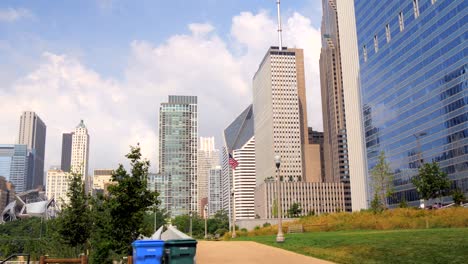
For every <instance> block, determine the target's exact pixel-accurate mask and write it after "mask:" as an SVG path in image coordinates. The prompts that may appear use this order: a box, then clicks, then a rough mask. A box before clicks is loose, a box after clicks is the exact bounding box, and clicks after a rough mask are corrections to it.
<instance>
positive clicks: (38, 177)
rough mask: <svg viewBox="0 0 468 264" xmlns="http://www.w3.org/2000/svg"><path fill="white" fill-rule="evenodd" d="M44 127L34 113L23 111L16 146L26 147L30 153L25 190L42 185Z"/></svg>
mask: <svg viewBox="0 0 468 264" xmlns="http://www.w3.org/2000/svg"><path fill="white" fill-rule="evenodd" d="M46 129H47V128H46V125H45V124H44V122H43V121H42V120H41V118H39V116H38V115H37V114H36V113H35V112H31V111H25V112H23V114H22V115H21V117H20V126H19V136H18V144H23V145H27V146H28V150H29V151H30V152H31V153H32V158H31V161H32V162H31V164H29V168H30V171H29V172H28V173H29V175H28V181H27V184H26V189H32V188H36V187H40V186H43V185H44V156H45V143H46Z"/></svg>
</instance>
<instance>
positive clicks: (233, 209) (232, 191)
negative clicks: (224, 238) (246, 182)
mask: <svg viewBox="0 0 468 264" xmlns="http://www.w3.org/2000/svg"><path fill="white" fill-rule="evenodd" d="M231 196H232V199H231V200H232V236H231V237H232V238H236V237H237V234H236V201H234V188H232V190H231Z"/></svg>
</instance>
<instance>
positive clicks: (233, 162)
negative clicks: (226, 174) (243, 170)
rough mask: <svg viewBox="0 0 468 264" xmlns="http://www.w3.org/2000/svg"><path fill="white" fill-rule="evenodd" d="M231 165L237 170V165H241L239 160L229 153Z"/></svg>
mask: <svg viewBox="0 0 468 264" xmlns="http://www.w3.org/2000/svg"><path fill="white" fill-rule="evenodd" d="M229 166H231V168H232V169H233V170H235V169H236V168H237V166H239V162H238V161H237V160H235V159H234V158H233V157H232V155H231V154H229Z"/></svg>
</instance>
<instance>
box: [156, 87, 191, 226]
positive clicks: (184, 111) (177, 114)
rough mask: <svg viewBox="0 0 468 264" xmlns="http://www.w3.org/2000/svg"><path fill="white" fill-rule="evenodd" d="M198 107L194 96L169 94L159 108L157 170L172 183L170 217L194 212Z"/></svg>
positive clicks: (167, 204) (166, 203)
mask: <svg viewBox="0 0 468 264" xmlns="http://www.w3.org/2000/svg"><path fill="white" fill-rule="evenodd" d="M197 108H198V107H197V97H196V96H174V95H170V96H169V100H168V102H167V103H162V104H161V107H160V109H159V169H160V173H161V174H162V175H164V176H165V177H166V178H167V180H168V181H169V182H170V183H171V194H170V195H169V196H167V197H166V202H165V208H166V209H167V211H168V212H169V213H170V214H171V216H172V217H174V216H178V215H183V214H188V213H189V212H196V211H197V197H198V196H197V152H198V146H197V145H198V110H197Z"/></svg>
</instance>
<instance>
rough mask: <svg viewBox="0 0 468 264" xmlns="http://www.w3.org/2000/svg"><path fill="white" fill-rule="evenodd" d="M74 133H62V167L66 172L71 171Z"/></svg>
mask: <svg viewBox="0 0 468 264" xmlns="http://www.w3.org/2000/svg"><path fill="white" fill-rule="evenodd" d="M72 141H73V132H72V133H63V135H62V159H61V165H60V169H61V170H62V171H65V172H70V167H71V154H72Z"/></svg>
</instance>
